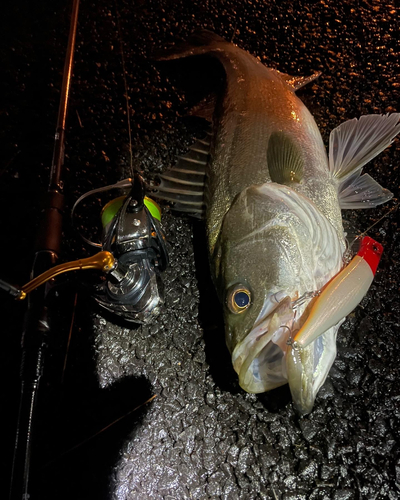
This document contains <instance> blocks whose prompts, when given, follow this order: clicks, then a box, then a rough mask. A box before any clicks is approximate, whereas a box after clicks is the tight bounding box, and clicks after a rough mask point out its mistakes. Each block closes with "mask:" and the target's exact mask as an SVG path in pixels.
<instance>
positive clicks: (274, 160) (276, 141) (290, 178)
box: [267, 132, 304, 184]
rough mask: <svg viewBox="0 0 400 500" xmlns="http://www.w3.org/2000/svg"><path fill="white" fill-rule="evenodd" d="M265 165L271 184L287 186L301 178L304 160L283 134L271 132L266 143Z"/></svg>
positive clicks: (295, 146)
mask: <svg viewBox="0 0 400 500" xmlns="http://www.w3.org/2000/svg"><path fill="white" fill-rule="evenodd" d="M267 164H268V170H269V174H270V176H271V180H272V182H277V183H278V184H287V183H291V182H300V181H301V179H302V178H303V171H304V160H303V157H302V155H301V152H300V150H299V148H298V147H297V145H296V144H295V143H294V142H293V140H292V139H291V138H290V137H289V136H288V135H287V134H285V133H284V132H273V133H272V134H271V135H270V137H269V141H268V150H267Z"/></svg>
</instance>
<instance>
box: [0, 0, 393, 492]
mask: <svg viewBox="0 0 400 500" xmlns="http://www.w3.org/2000/svg"><path fill="white" fill-rule="evenodd" d="M69 9H70V6H69V5H68V6H65V5H64V4H62V3H61V2H58V1H57V2H53V3H52V4H51V6H49V4H48V3H46V2H38V3H35V5H34V6H33V4H31V3H30V2H15V3H13V5H12V6H9V7H8V8H7V12H6V16H5V18H4V20H3V23H4V27H3V30H2V34H1V40H2V44H1V52H0V56H1V60H2V67H3V69H4V76H3V77H2V82H1V83H0V85H1V97H2V100H1V102H2V104H1V110H2V113H1V115H0V116H1V124H2V126H1V131H0V138H1V139H0V140H1V148H2V155H1V164H0V190H1V197H0V204H1V209H2V214H3V217H2V219H1V221H0V227H1V230H2V248H1V262H4V265H3V269H2V271H1V276H2V277H3V278H4V279H8V280H10V281H12V282H14V283H19V284H21V283H24V282H26V281H28V275H29V269H30V265H31V257H32V248H33V240H34V235H35V230H36V225H37V221H38V218H39V213H40V206H41V201H42V198H43V193H44V191H45V189H46V187H47V182H48V175H49V166H50V163H51V156H52V148H53V134H54V129H55V123H56V117H57V107H58V99H59V89H60V85H61V73H62V68H63V60H64V54H65V46H66V40H67V34H68V22H69ZM4 21H5V22H4ZM399 25H400V23H399V11H398V10H396V8H395V6H394V4H391V3H390V2H387V1H384V2H378V1H375V2H373V1H371V2H345V1H338V2H324V1H321V2H285V1H283V2H279V3H275V2H269V1H266V2H257V1H247V2H239V1H224V2H222V1H221V2H211V1H203V2H197V1H193V2H190V3H189V2H179V1H177V2H173V3H172V2H163V1H157V2H156V1H152V0H151V1H147V2H142V1H138V2H132V3H128V2H123V1H122V0H118V1H117V2H116V3H109V2H104V1H103V0H101V1H99V2H82V4H81V10H80V17H79V30H78V39H77V44H78V46H77V51H76V59H75V69H74V77H73V85H72V95H71V103H70V110H69V117H68V130H67V144H66V158H65V167H66V170H65V174H64V181H65V194H66V198H67V205H68V207H69V208H70V207H71V206H72V204H73V202H74V201H75V200H76V199H77V198H78V197H79V196H80V195H81V194H83V193H84V192H86V191H88V190H89V189H92V188H94V187H100V186H103V185H105V184H106V183H112V182H114V181H116V180H119V179H122V178H124V177H126V176H127V175H129V172H130V170H129V146H128V131H127V119H126V103H125V100H124V94H125V88H124V80H123V77H122V74H123V72H122V57H121V44H122V47H123V55H124V60H125V68H126V72H127V85H128V94H129V104H130V108H131V125H132V143H133V165H134V167H135V168H137V169H139V170H140V171H141V172H142V173H143V174H144V176H145V177H146V178H148V179H151V178H153V177H154V176H155V175H156V174H157V173H160V172H162V171H163V170H165V169H166V168H168V167H169V166H170V165H171V164H173V162H174V161H175V158H176V156H177V155H178V154H182V153H183V152H185V151H186V150H187V147H188V145H190V144H191V143H192V142H193V140H194V137H196V136H198V135H199V134H201V133H202V131H203V130H204V127H205V125H204V124H203V123H201V122H200V121H198V120H197V121H196V120H194V119H193V118H188V117H187V112H188V109H189V108H190V107H191V105H192V104H194V102H195V101H196V100H197V99H198V97H199V92H200V91H201V88H200V87H201V86H202V85H206V83H205V82H206V81H207V80H208V75H203V74H202V73H208V72H210V73H212V74H211V75H209V76H210V78H211V80H213V81H216V80H218V79H219V74H218V71H217V70H216V68H215V65H210V66H209V67H208V66H207V65H206V64H204V65H203V64H202V65H200V66H199V67H197V66H194V65H189V66H187V67H185V65H184V64H173V65H172V66H168V65H165V64H157V63H155V62H154V61H153V60H152V54H153V53H154V51H155V50H159V49H160V48H162V47H165V46H166V45H167V44H168V43H170V42H173V41H174V40H175V39H177V38H181V39H185V38H187V36H188V35H189V34H190V33H191V32H192V31H194V30H195V29H196V28H199V27H203V28H208V29H210V30H212V31H215V32H216V33H218V34H220V35H222V36H224V37H225V38H227V39H232V38H233V41H234V43H236V44H238V45H239V46H240V47H242V48H244V49H246V50H248V51H249V52H250V53H252V54H254V55H256V56H259V57H260V59H261V60H262V62H264V63H265V64H267V65H268V66H271V67H274V68H276V69H279V70H281V71H283V72H286V73H289V74H296V75H309V74H311V73H312V72H314V71H321V72H322V75H321V76H320V77H319V78H318V80H317V81H315V82H313V83H312V84H311V85H308V86H306V87H305V88H303V89H301V90H300V91H299V92H298V95H299V96H300V98H301V99H302V100H303V101H304V102H305V104H306V105H307V106H308V108H309V109H310V111H311V112H312V114H313V115H314V117H315V119H316V122H317V124H318V126H319V127H320V130H321V133H322V136H323V138H324V141H325V143H326V144H327V143H328V138H329V133H330V131H331V130H332V129H333V128H335V127H336V126H338V125H339V124H340V123H342V122H343V121H345V120H347V119H350V118H353V117H358V116H360V115H362V114H368V113H388V112H393V111H400V104H399V94H400V92H399V90H400V84H399V78H398V75H399V51H398V29H399ZM187 68H189V69H187ZM195 81H197V84H196V85H194V82H195ZM199 81H200V84H199V83H198V82H199ZM399 164H400V141H399V140H396V141H395V143H394V144H393V145H392V146H391V147H390V148H389V149H387V150H386V151H385V152H383V153H382V154H381V155H380V156H379V157H378V158H377V159H375V160H374V161H372V162H371V163H370V164H369V165H367V166H366V168H365V171H366V172H368V173H370V174H371V175H372V176H373V177H374V178H375V179H376V180H377V181H378V182H379V183H380V184H382V186H384V187H386V188H388V189H390V190H391V191H392V192H393V193H394V194H395V197H398V195H399V192H398V190H399V185H400V182H399V169H398V165H399ZM94 205H95V206H91V207H88V212H87V216H86V217H82V218H81V220H80V223H79V225H82V228H81V229H82V230H85V228H86V230H88V231H91V230H92V226H94V225H96V217H97V214H98V212H99V209H100V207H101V202H100V201H99V202H98V203H97V205H96V203H95V204H94ZM393 206H395V202H393V201H392V202H390V203H388V204H387V205H384V206H381V207H378V208H377V209H374V210H368V211H359V212H346V213H345V214H344V217H345V218H346V220H347V222H348V223H349V224H351V225H352V226H354V227H355V228H357V229H358V230H359V231H365V230H366V229H367V228H369V227H370V226H371V225H372V224H374V223H375V222H376V221H378V220H379V219H380V218H381V217H382V216H383V215H384V214H385V213H387V212H388V210H389V209H390V208H391V207H393ZM397 215H398V214H397V213H396V211H393V212H391V213H390V214H389V215H388V216H387V217H386V218H385V219H383V220H382V221H380V222H379V223H378V224H376V225H375V226H374V227H373V228H372V229H371V230H370V231H369V233H368V234H369V235H370V236H371V237H373V238H375V239H377V240H378V241H379V242H381V243H382V244H383V246H384V255H383V258H382V261H381V264H380V266H379V269H378V273H377V275H376V278H375V281H374V283H373V285H372V287H371V289H370V291H369V293H368V295H367V297H365V298H364V300H363V301H362V303H361V305H360V306H359V307H358V308H357V309H356V310H355V311H354V312H353V313H352V314H350V316H349V318H348V319H347V320H346V322H345V323H344V324H343V326H342V327H341V328H340V331H339V334H338V356H337V360H336V362H335V364H334V365H333V367H332V369H331V372H330V375H329V376H328V379H327V381H326V383H325V385H324V386H323V388H322V389H321V391H320V393H319V395H318V397H317V400H316V403H315V406H314V410H313V412H312V413H311V414H310V415H307V416H305V417H299V416H298V415H297V414H296V413H295V411H294V408H293V406H292V403H291V399H290V394H289V391H288V389H287V387H284V388H281V389H279V390H276V391H273V392H271V393H269V394H266V395H261V396H255V395H250V394H246V393H244V392H243V391H242V390H241V389H240V388H239V386H238V384H237V381H236V376H235V373H234V372H233V369H232V368H231V364H230V360H229V355H228V353H227V350H226V348H225V346H224V338H223V335H224V334H223V325H222V319H221V315H220V307H219V304H218V301H217V298H216V296H215V293H214V291H213V287H212V284H211V281H210V278H209V273H208V268H207V265H208V264H207V256H206V250H205V248H206V247H205V237H204V231H203V227H202V223H201V222H199V221H195V222H193V221H191V220H190V219H188V218H183V217H176V216H173V215H172V214H171V213H170V212H169V210H168V209H165V211H164V214H163V223H164V227H165V231H166V234H167V238H168V241H169V245H170V257H171V266H170V268H169V269H168V271H167V273H166V277H165V283H166V304H165V307H164V309H163V311H162V313H161V315H160V316H159V318H158V319H157V321H156V322H155V324H154V325H151V326H146V327H137V328H135V329H131V328H129V327H127V326H126V325H123V324H121V323H120V322H119V321H113V320H111V319H110V318H109V317H105V316H103V315H100V314H99V313H98V311H96V309H95V307H94V304H92V302H91V301H90V299H89V295H88V291H87V287H86V286H85V285H84V284H82V282H86V281H87V280H88V279H87V278H83V277H82V276H76V277H75V279H73V280H72V281H70V282H66V280H61V282H62V285H61V286H60V289H59V299H60V300H58V301H57V300H54V303H53V302H52V307H54V313H55V314H54V315H55V325H56V329H55V331H56V332H57V333H56V334H54V338H52V339H50V342H49V349H48V356H47V359H46V370H45V374H44V379H43V390H42V398H41V400H40V408H39V410H38V411H39V414H38V415H39V426H38V430H37V441H36V444H35V448H34V455H33V462H34V471H33V491H32V497H31V498H32V499H34V498H40V499H47V498H58V499H63V498H74V499H89V498H96V499H102V498H104V499H106V498H110V499H114V500H117V499H118V500H128V499H130V500H133V499H144V498H152V499H170V500H172V499H186V498H188V499H189V498H194V499H207V498H215V499H217V498H221V499H232V500H233V499H256V498H263V499H271V500H275V499H285V500H289V499H326V500H327V499H334V500H347V499H355V500H358V499H368V500H369V499H376V500H380V499H381V500H383V499H391V500H395V499H398V498H400V458H399V428H400V425H399V423H400V422H399V420H400V383H399V379H400V378H399V366H400V365H399V354H398V353H399V352H400V351H399V349H400V345H399V344H400V340H399V335H398V333H399V293H398V283H399V264H398V263H399V245H398V239H399V233H398V230H397ZM89 252H90V249H89V250H88V249H87V248H85V247H84V245H83V244H82V242H81V241H80V239H79V235H78V234H77V231H76V229H74V228H73V227H72V225H71V220H70V217H69V216H66V217H65V225H64V245H63V254H62V259H63V260H69V259H73V258H77V257H78V256H82V255H84V256H86V255H88V254H89ZM1 308H2V309H1V317H2V318H3V329H2V333H3V335H2V339H3V348H2V364H1V366H2V380H3V384H4V386H5V388H4V398H3V405H2V408H3V414H5V418H6V426H5V427H4V431H5V436H6V446H4V455H5V457H4V462H3V470H4V471H5V474H6V476H7V477H8V476H9V472H8V471H9V470H10V469H9V467H10V459H11V455H12V442H13V435H14V431H15V421H16V412H17V400H18V391H19V386H18V370H19V358H20V350H19V342H20V331H21V324H22V319H21V318H22V313H23V306H22V305H21V304H15V303H10V302H8V301H6V300H4V301H2V303H1ZM70 332H71V341H70V348H69V354H68V359H67V364H66V369H65V370H63V366H64V360H65V351H66V345H67V343H68V342H67V339H68V335H69V333H70ZM153 395H157V396H156V397H155V399H153V400H152V401H151V402H150V403H148V404H147V405H144V406H141V407H140V408H139V409H138V410H135V408H136V407H137V406H140V405H142V403H144V402H145V401H147V400H148V399H149V398H151V397H152V396H153ZM133 410H135V411H133ZM123 416H124V418H122V419H121V420H119V419H120V417H123ZM113 422H115V423H114V425H112V426H111V427H108V426H109V424H111V423H113ZM106 427H108V428H107V429H105V428H106ZM104 429H105V430H104ZM100 430H103V432H100V433H99V431H100ZM2 458H3V457H2Z"/></svg>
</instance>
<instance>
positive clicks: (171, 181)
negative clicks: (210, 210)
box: [154, 134, 211, 217]
mask: <svg viewBox="0 0 400 500" xmlns="http://www.w3.org/2000/svg"><path fill="white" fill-rule="evenodd" d="M210 144H211V137H210V135H209V134H207V136H206V137H205V138H204V139H197V140H196V142H195V143H194V144H193V145H192V146H191V147H190V148H189V151H188V152H187V153H186V154H185V155H183V156H180V157H179V158H178V161H177V163H176V164H175V165H174V166H173V167H172V168H170V169H168V170H166V171H165V172H164V173H163V174H161V175H160V183H159V185H158V186H157V187H156V189H155V193H154V195H155V196H156V197H157V198H160V199H161V200H166V201H169V202H172V203H173V206H172V209H173V210H175V211H179V212H185V213H189V214H192V215H193V216H195V217H203V215H204V209H205V206H204V188H205V178H206V166H207V163H208V159H209V153H210Z"/></svg>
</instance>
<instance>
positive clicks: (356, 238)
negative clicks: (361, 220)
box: [349, 203, 400, 250]
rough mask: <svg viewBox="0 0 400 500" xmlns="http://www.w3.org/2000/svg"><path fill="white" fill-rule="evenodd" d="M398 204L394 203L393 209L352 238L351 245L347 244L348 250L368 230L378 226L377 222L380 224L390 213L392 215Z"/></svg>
mask: <svg viewBox="0 0 400 500" xmlns="http://www.w3.org/2000/svg"><path fill="white" fill-rule="evenodd" d="M399 205H400V203H396V205H395V206H394V207H392V208H391V209H390V210H388V211H387V212H386V213H385V214H384V215H382V217H380V218H379V219H378V220H377V221H375V222H374V223H373V224H372V225H371V226H369V227H368V228H367V229H366V230H365V231H364V232H362V233H361V234H359V235H358V236H356V237H355V238H354V240H353V241H352V242H351V244H349V250H351V248H352V247H353V245H354V243H355V242H356V241H357V240H359V239H361V238H362V237H363V236H365V235H366V234H367V233H368V231H369V230H370V229H372V228H373V227H374V226H376V225H377V224H379V222H381V220H383V219H385V218H386V217H387V216H388V215H389V214H390V213H392V212H393V211H394V210H396V209H397V208H398V207H399Z"/></svg>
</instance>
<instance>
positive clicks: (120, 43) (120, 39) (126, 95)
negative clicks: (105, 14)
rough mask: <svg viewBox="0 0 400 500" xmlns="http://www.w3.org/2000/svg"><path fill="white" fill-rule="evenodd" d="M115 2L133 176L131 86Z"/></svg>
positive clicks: (132, 174)
mask: <svg viewBox="0 0 400 500" xmlns="http://www.w3.org/2000/svg"><path fill="white" fill-rule="evenodd" d="M114 4H115V12H116V15H117V33H118V41H119V47H120V52H121V61H122V78H123V80H124V89H125V101H126V117H127V125H128V137H129V155H130V171H131V176H132V177H133V176H134V169H133V154H132V130H131V115H130V106H129V87H128V82H127V80H126V69H125V56H124V49H123V43H122V36H121V23H120V15H119V11H118V6H117V0H115V2H114Z"/></svg>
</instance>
